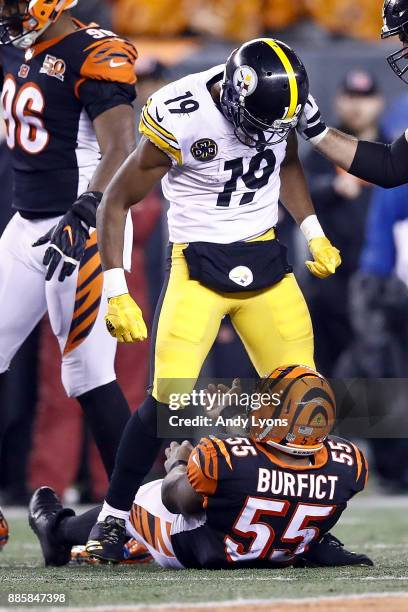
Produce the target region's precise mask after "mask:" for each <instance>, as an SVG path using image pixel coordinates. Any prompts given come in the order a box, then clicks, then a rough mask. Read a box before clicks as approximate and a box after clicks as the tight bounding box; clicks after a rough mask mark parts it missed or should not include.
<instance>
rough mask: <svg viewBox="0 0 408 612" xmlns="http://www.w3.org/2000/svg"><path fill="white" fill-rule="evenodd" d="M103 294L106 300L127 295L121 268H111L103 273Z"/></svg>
mask: <svg viewBox="0 0 408 612" xmlns="http://www.w3.org/2000/svg"><path fill="white" fill-rule="evenodd" d="M104 279H105V292H106V297H107V298H108V300H109V299H110V298H113V297H118V296H119V295H124V294H125V293H129V290H128V286H127V282H126V277H125V271H124V269H123V268H112V269H111V270H106V272H104Z"/></svg>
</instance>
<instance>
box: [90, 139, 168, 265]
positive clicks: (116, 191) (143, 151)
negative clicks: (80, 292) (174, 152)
mask: <svg viewBox="0 0 408 612" xmlns="http://www.w3.org/2000/svg"><path fill="white" fill-rule="evenodd" d="M170 167H171V161H170V159H169V158H168V157H167V155H166V154H165V153H163V152H162V151H160V149H158V148H157V147H156V146H155V145H154V144H152V143H151V142H150V141H149V140H147V139H146V138H144V137H143V138H142V140H141V141H140V143H139V146H138V147H137V149H136V151H135V152H134V153H132V154H131V155H130V156H129V157H128V159H127V160H126V162H125V163H124V164H123V166H122V167H121V168H120V170H119V172H117V174H116V175H115V177H114V178H113V180H112V181H111V183H110V184H109V185H108V188H107V189H106V191H105V195H104V197H103V199H102V202H101V204H100V206H99V208H98V211H97V231H98V244H99V251H100V254H101V260H102V267H103V269H104V270H110V269H112V268H122V267H123V263H122V262H123V239H124V230H125V222H126V215H127V212H128V210H129V208H130V207H131V206H133V205H134V204H137V203H138V202H140V201H141V200H143V198H144V197H145V196H146V195H147V194H148V193H149V192H150V191H151V189H152V188H153V187H154V185H155V184H156V183H157V182H158V181H160V180H161V179H162V178H163V177H164V176H165V174H167V172H168V171H169V169H170Z"/></svg>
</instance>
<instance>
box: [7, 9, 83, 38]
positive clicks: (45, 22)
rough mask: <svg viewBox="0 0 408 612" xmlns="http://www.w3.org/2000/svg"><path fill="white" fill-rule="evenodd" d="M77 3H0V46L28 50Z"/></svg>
mask: <svg viewBox="0 0 408 612" xmlns="http://www.w3.org/2000/svg"><path fill="white" fill-rule="evenodd" d="M76 4H78V0H27V1H26V2H22V1H20V0H0V44H1V45H10V44H12V45H14V46H15V47H19V48H21V49H28V48H29V47H31V46H32V45H33V44H34V43H35V41H36V40H37V39H38V38H39V37H40V36H41V35H42V34H43V33H44V32H45V31H46V30H47V28H49V26H50V25H52V24H53V23H55V22H56V21H57V20H58V19H59V18H60V17H61V15H62V13H63V12H64V11H66V10H68V9H70V8H72V7H74V6H75V5H76Z"/></svg>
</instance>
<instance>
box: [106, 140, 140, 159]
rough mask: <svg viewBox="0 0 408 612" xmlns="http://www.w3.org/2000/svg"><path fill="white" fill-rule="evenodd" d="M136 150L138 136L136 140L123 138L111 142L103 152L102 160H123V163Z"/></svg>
mask: <svg viewBox="0 0 408 612" xmlns="http://www.w3.org/2000/svg"><path fill="white" fill-rule="evenodd" d="M135 149H136V136H135V137H134V138H122V139H119V140H117V141H112V142H110V143H109V144H108V145H107V147H106V148H105V150H104V151H103V152H102V159H107V158H111V159H114V160H121V163H123V162H124V161H125V160H126V159H127V158H128V157H129V155H131V154H132V153H133V151H134V150H135Z"/></svg>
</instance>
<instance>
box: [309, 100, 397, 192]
mask: <svg viewBox="0 0 408 612" xmlns="http://www.w3.org/2000/svg"><path fill="white" fill-rule="evenodd" d="M298 132H299V134H300V135H301V136H302V137H303V138H304V139H305V140H308V141H310V143H311V144H312V145H313V146H314V147H315V148H316V149H317V150H318V151H319V152H320V153H321V154H322V155H324V156H325V157H327V158H328V159H329V160H330V161H331V162H333V163H334V164H335V165H336V166H340V168H343V169H344V170H346V171H347V172H349V173H350V174H353V175H354V176H357V177H358V178H360V179H363V180H365V181H367V182H369V183H373V184H374V185H379V186H380V187H386V188H390V187H398V186H399V185H403V184H404V183H408V163H407V160H408V130H407V131H406V132H405V134H402V136H400V138H398V139H397V140H396V141H395V142H393V143H392V144H391V145H387V144H383V143H378V142H367V141H365V140H357V139H356V138H354V137H353V136H349V135H348V134H344V133H343V132H340V131H339V130H336V129H334V128H328V127H327V126H326V125H325V123H324V121H323V120H322V117H321V114H320V110H319V107H318V106H317V104H316V101H315V99H314V98H313V96H309V99H308V101H307V103H306V107H305V110H304V113H303V115H302V117H301V120H300V122H299V126H298Z"/></svg>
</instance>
